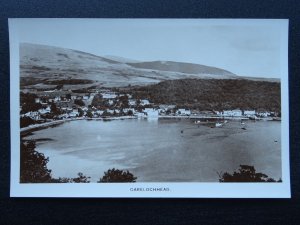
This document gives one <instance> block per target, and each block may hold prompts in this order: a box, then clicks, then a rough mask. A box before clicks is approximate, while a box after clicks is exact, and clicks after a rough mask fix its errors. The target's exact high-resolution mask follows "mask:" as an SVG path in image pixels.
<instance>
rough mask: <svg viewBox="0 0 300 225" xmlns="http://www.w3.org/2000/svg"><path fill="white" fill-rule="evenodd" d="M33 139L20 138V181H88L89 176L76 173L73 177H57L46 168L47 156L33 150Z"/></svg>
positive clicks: (34, 145)
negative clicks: (24, 139)
mask: <svg viewBox="0 0 300 225" xmlns="http://www.w3.org/2000/svg"><path fill="white" fill-rule="evenodd" d="M35 147H36V144H35V141H23V140H21V146H20V151H21V154H20V159H21V162H20V183H89V182H90V181H89V179H90V177H87V176H85V175H83V174H82V173H78V177H75V178H66V177H63V178H61V177H60V178H58V179H55V178H53V177H52V175H51V170H49V169H48V168H47V164H48V162H49V158H48V157H45V156H44V154H42V153H39V152H38V151H36V150H35Z"/></svg>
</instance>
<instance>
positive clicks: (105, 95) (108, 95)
mask: <svg viewBox="0 0 300 225" xmlns="http://www.w3.org/2000/svg"><path fill="white" fill-rule="evenodd" d="M101 95H102V98H105V99H114V98H116V97H117V94H116V93H114V92H107V93H102V94H101Z"/></svg>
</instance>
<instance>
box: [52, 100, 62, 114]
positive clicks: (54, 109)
mask: <svg viewBox="0 0 300 225" xmlns="http://www.w3.org/2000/svg"><path fill="white" fill-rule="evenodd" d="M50 109H51V113H52V114H53V115H59V114H60V110H59V108H57V106H56V104H55V103H54V102H52V103H51V107H50Z"/></svg>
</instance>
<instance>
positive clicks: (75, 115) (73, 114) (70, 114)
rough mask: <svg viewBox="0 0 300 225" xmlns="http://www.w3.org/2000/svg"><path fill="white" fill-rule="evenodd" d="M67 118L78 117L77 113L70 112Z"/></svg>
mask: <svg viewBox="0 0 300 225" xmlns="http://www.w3.org/2000/svg"><path fill="white" fill-rule="evenodd" d="M69 116H70V117H77V116H79V112H74V111H72V112H70V113H69Z"/></svg>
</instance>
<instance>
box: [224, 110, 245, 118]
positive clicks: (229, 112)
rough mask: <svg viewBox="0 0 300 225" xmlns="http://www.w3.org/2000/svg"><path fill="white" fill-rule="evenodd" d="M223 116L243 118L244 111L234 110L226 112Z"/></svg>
mask: <svg viewBox="0 0 300 225" xmlns="http://www.w3.org/2000/svg"><path fill="white" fill-rule="evenodd" d="M222 115H223V116H242V110H239V109H234V110H224V111H223V114H222Z"/></svg>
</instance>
